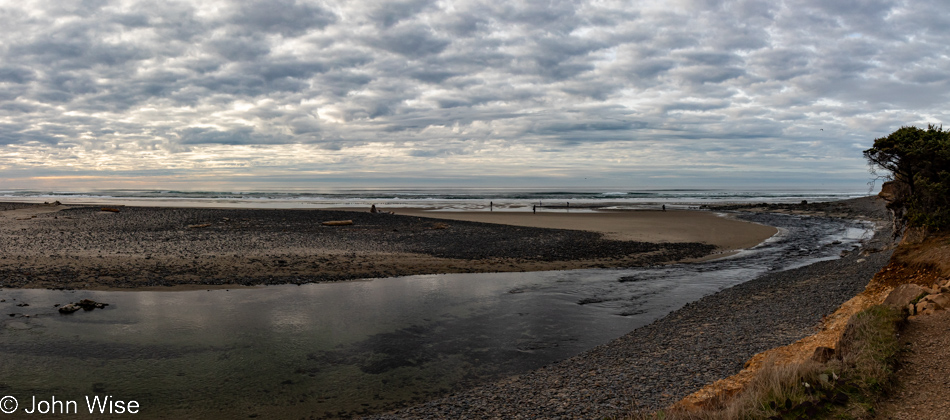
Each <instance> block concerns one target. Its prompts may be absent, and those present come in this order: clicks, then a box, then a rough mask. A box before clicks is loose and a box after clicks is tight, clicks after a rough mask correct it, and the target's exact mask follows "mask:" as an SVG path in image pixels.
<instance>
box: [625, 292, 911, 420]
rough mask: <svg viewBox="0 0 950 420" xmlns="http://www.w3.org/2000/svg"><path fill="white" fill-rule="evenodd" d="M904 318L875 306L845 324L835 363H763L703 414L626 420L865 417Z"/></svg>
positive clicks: (886, 380) (888, 371) (884, 382)
mask: <svg viewBox="0 0 950 420" xmlns="http://www.w3.org/2000/svg"><path fill="white" fill-rule="evenodd" d="M904 319H905V316H904V314H903V313H901V312H900V311H898V310H895V309H893V308H891V307H887V306H883V305H877V306H873V307H871V308H868V309H867V310H864V311H862V312H860V313H858V314H856V315H855V316H853V317H852V318H851V319H850V320H849V321H848V326H847V327H846V329H845V332H844V334H843V335H842V338H841V341H840V342H839V345H838V356H839V358H838V359H834V360H831V361H829V362H827V363H818V362H814V361H806V362H805V363H800V364H791V365H782V364H776V363H772V362H771V361H770V362H767V363H766V366H764V367H763V368H762V369H760V370H759V372H758V373H757V376H756V377H755V379H754V380H753V381H752V382H751V383H749V385H748V386H747V387H746V388H745V389H744V390H743V392H742V393H740V394H739V395H737V396H736V397H735V398H731V399H728V400H725V401H716V402H713V403H712V404H711V405H710V406H709V407H708V408H706V409H705V410H702V411H695V412H686V411H660V412H656V413H645V412H636V413H631V414H630V415H629V416H628V417H626V419H627V420H687V419H689V420H733V419H750V420H751V419H815V418H842V419H847V418H852V419H860V418H867V417H869V416H871V415H873V404H872V402H873V401H874V400H875V399H876V398H877V397H879V396H880V395H882V394H883V393H884V392H886V391H887V386H888V384H890V383H891V380H892V377H893V372H894V364H895V362H896V356H897V353H898V351H899V350H900V345H899V343H898V341H897V332H898V331H899V329H900V327H901V324H902V323H903V321H904Z"/></svg>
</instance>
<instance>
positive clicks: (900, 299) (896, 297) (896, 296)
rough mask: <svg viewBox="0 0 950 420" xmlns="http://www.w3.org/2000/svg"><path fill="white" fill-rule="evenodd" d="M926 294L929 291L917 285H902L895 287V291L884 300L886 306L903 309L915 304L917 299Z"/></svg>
mask: <svg viewBox="0 0 950 420" xmlns="http://www.w3.org/2000/svg"><path fill="white" fill-rule="evenodd" d="M926 294H927V290H926V289H924V288H923V287H920V286H918V285H916V284H902V285H900V286H897V287H895V288H894V290H892V291H891V293H890V294H889V295H887V298H886V299H884V304H885V305H894V306H897V307H901V308H902V307H904V306H906V305H907V304H909V303H911V302H913V301H914V300H915V299H917V298H919V297H921V296H922V295H926Z"/></svg>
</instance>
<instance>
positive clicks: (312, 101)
mask: <svg viewBox="0 0 950 420" xmlns="http://www.w3.org/2000/svg"><path fill="white" fill-rule="evenodd" d="M943 6H945V4H943V3H941V2H938V1H933V2H927V1H915V0H906V1H890V0H867V1H860V0H836V1H828V0H802V1H792V0H788V1H758V0H739V1H703V0H681V1H610V0H603V1H601V0H581V1H526V2H520V1H498V0H485V1H480V0H458V1H430V0H408V1H391V2H385V1H375V0H374V1H362V0H346V1H332V0H327V1H322V0H321V1H311V0H269V1H261V2H254V1H233V2H231V1H220V0H209V1H201V2H195V1H162V2H139V1H125V0H86V1H68V0H67V1H63V0H50V1H43V0H40V1H30V0H16V1H14V0H0V22H2V25H0V190H3V189H12V188H59V189H93V188H159V189H162V188H175V189H193V190H195V189H199V190H200V189H217V190H220V189H234V188H243V189H301V188H303V189H307V188H319V187H327V186H364V187H372V186H396V185H399V186H504V187H511V186H524V187H531V186H564V187H583V186H591V187H593V186H622V187H628V188H651V187H684V188H687V187H742V186H761V187H769V186H783V187H784V186H803V187H823V188H842V187H847V188H854V189H861V188H867V187H866V185H865V184H866V182H867V181H868V180H869V179H870V175H869V174H868V172H867V166H866V164H865V162H864V161H863V159H862V158H861V151H862V150H863V149H866V148H868V147H870V145H871V144H872V143H873V140H874V139H875V138H877V137H881V136H884V135H886V134H888V133H890V132H891V131H893V130H895V129H897V128H899V127H900V126H901V125H918V126H922V125H925V124H927V123H938V124H939V123H942V122H944V121H945V120H947V116H948V111H950V107H948V97H947V92H948V81H950V56H948V55H950V53H948V50H950V14H948V13H942V12H941V10H942V9H944V7H943Z"/></svg>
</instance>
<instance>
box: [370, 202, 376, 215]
mask: <svg viewBox="0 0 950 420" xmlns="http://www.w3.org/2000/svg"><path fill="white" fill-rule="evenodd" d="M369 212H370V213H377V211H376V205H375V204H373V207H370V208H369Z"/></svg>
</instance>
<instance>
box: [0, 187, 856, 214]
mask: <svg viewBox="0 0 950 420" xmlns="http://www.w3.org/2000/svg"><path fill="white" fill-rule="evenodd" d="M867 195H870V192H869V191H841V190H806V189H801V190H795V189H784V190H739V189H737V190H729V189H667V190H662V189H656V190H623V189H616V188H613V189H607V188H605V189H596V188H592V189H584V190H566V189H565V190H559V189H523V188H522V189H514V188H512V189H508V188H439V189H419V188H404V189H341V190H325V191H319V190H318V191H228V192H222V191H171V190H92V191H82V192H79V191H40V190H5V191H4V190H0V201H21V202H39V203H42V202H53V201H60V202H62V203H63V204H125V205H139V206H163V207H166V206H174V207H243V208H368V207H370V206H371V205H376V206H377V207H378V208H380V209H385V208H425V209H438V210H444V211H489V210H502V211H530V210H531V209H532V207H533V206H542V208H544V207H547V206H550V207H552V208H561V207H566V206H570V207H572V208H574V209H576V210H583V209H585V208H586V209H590V208H599V209H605V210H616V209H650V208H657V207H660V206H667V207H669V208H672V209H676V208H691V207H698V206H702V205H714V204H744V203H799V202H801V201H803V200H804V201H808V202H826V201H837V200H845V199H849V198H857V197H864V196H867Z"/></svg>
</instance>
